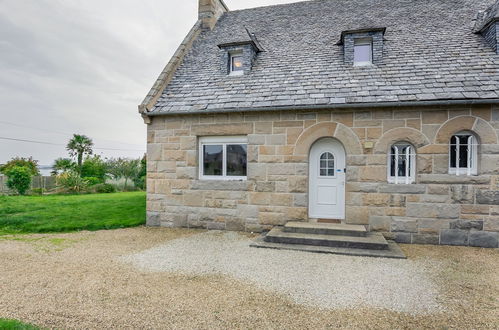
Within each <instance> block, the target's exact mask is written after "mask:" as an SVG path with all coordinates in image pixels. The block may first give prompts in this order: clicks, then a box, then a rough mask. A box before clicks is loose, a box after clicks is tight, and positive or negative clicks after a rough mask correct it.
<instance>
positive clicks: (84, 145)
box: [66, 134, 94, 172]
mask: <svg viewBox="0 0 499 330" xmlns="http://www.w3.org/2000/svg"><path fill="white" fill-rule="evenodd" d="M93 145H94V143H93V142H92V139H90V138H89V137H87V136H85V135H78V134H74V135H73V138H72V139H71V140H69V142H68V145H67V146H66V149H67V150H68V151H69V155H70V156H71V157H76V160H77V165H78V172H81V166H82V163H83V155H84V154H87V155H91V154H92V153H93V150H92V146H93Z"/></svg>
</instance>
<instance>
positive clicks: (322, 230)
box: [283, 221, 367, 237]
mask: <svg viewBox="0 0 499 330" xmlns="http://www.w3.org/2000/svg"><path fill="white" fill-rule="evenodd" d="M283 231H285V232H289V233H303V234H317V235H338V236H355V237H366V236H367V230H366V228H365V227H364V226H361V225H347V224H341V223H339V224H333V223H311V222H298V221H290V222H288V223H286V225H284V229H283Z"/></svg>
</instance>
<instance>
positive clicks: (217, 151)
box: [199, 136, 247, 180]
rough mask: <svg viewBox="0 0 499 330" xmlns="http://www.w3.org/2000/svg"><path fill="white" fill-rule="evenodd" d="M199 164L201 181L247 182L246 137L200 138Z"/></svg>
mask: <svg viewBox="0 0 499 330" xmlns="http://www.w3.org/2000/svg"><path fill="white" fill-rule="evenodd" d="M199 164H200V165H199V178H200V179H203V180H246V176H247V139H246V137H238V136H236V137H228V136H227V137H203V138H200V139H199Z"/></svg>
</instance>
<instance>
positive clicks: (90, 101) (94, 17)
mask: <svg viewBox="0 0 499 330" xmlns="http://www.w3.org/2000/svg"><path fill="white" fill-rule="evenodd" d="M287 2H292V1H284V0H283V1H280V0H251V1H249V0H227V1H226V3H227V5H228V6H229V8H231V9H241V8H248V7H256V6H261V5H271V4H276V3H287ZM196 19H197V0H186V1H174V0H143V1H136V0H85V1H81V0H0V31H1V33H2V38H1V40H0V72H2V74H1V75H0V114H1V116H0V137H12V138H21V139H30V140H38V141H46V142H52V143H61V144H65V143H66V142H67V140H68V139H69V137H70V134H67V133H71V132H75V133H82V134H86V135H88V136H90V137H91V138H93V139H94V142H95V144H96V146H98V147H103V148H120V149H134V150H135V149H143V150H145V130H146V127H145V125H144V124H143V122H142V119H141V118H140V116H139V115H138V113H137V105H138V104H139V103H140V102H141V101H142V99H143V97H144V96H145V95H146V94H147V92H148V91H149V88H150V87H151V86H152V84H153V83H154V81H155V79H156V78H157V76H158V75H159V73H160V72H161V70H162V69H163V67H164V66H165V64H166V63H167V61H168V60H169V58H170V57H171V56H172V55H173V53H174V52H175V50H176V48H177V46H178V45H179V44H180V42H181V41H182V39H183V38H184V37H185V35H186V34H187V32H188V31H189V29H190V28H191V26H192V25H193V24H194V22H195V21H196ZM8 123H14V124H16V126H14V125H12V124H8ZM20 126H23V127H20ZM141 154H142V152H140V151H127V152H125V151H116V152H111V151H106V152H103V155H104V156H129V157H139V156H141ZM14 156H33V157H34V158H35V159H38V160H40V162H41V163H42V164H51V163H52V161H53V159H55V158H57V157H62V156H66V151H65V150H64V147H62V146H61V147H58V146H49V145H36V144H27V143H22V142H12V141H10V142H9V141H4V140H0V163H2V162H5V161H7V160H8V159H10V158H12V157H14Z"/></svg>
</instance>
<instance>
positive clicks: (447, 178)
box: [418, 174, 490, 184]
mask: <svg viewBox="0 0 499 330" xmlns="http://www.w3.org/2000/svg"><path fill="white" fill-rule="evenodd" d="M418 182H419V183H435V184H490V176H487V175H470V176H467V175H466V176H464V175H459V176H458V175H456V174H420V175H418Z"/></svg>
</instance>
